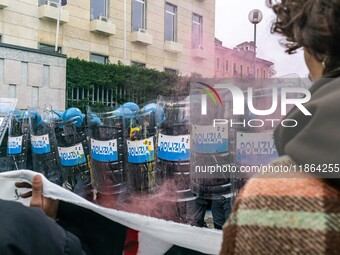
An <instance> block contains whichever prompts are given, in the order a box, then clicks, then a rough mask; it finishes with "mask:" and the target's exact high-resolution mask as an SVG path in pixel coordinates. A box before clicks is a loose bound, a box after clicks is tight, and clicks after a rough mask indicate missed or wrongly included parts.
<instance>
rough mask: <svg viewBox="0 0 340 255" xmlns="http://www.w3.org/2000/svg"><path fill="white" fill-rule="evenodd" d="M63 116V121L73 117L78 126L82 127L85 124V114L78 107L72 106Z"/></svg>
mask: <svg viewBox="0 0 340 255" xmlns="http://www.w3.org/2000/svg"><path fill="white" fill-rule="evenodd" d="M61 118H62V120H63V121H66V120H71V119H72V120H74V121H76V127H80V126H81V125H82V124H83V120H84V115H83V114H82V112H81V111H80V110H79V109H78V108H75V107H71V108H69V109H67V110H66V111H65V112H64V113H63V115H62V117H61Z"/></svg>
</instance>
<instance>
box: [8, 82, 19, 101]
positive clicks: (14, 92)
mask: <svg viewBox="0 0 340 255" xmlns="http://www.w3.org/2000/svg"><path fill="white" fill-rule="evenodd" d="M8 97H9V98H16V97H17V86H16V85H15V84H9V88H8Z"/></svg>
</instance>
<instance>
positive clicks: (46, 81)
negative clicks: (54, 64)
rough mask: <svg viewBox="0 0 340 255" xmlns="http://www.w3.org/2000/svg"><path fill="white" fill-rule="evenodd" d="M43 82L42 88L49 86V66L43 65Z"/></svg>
mask: <svg viewBox="0 0 340 255" xmlns="http://www.w3.org/2000/svg"><path fill="white" fill-rule="evenodd" d="M43 77H44V78H43V80H44V87H47V88H48V87H49V86H50V66H48V65H44V74H43Z"/></svg>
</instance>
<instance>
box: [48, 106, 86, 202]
mask: <svg viewBox="0 0 340 255" xmlns="http://www.w3.org/2000/svg"><path fill="white" fill-rule="evenodd" d="M54 123H55V126H54V127H55V129H56V130H57V131H56V137H57V143H58V155H59V160H60V165H61V172H62V177H63V187H65V188H67V189H69V190H71V191H73V192H74V193H76V194H78V195H80V196H83V197H86V196H87V195H89V194H90V193H91V192H92V187H91V178H90V164H89V147H88V142H87V139H86V134H85V124H84V115H83V114H82V112H81V111H80V110H79V109H78V108H69V109H67V110H66V111H65V112H64V113H63V114H62V116H61V119H59V120H58V119H57V120H55V121H54Z"/></svg>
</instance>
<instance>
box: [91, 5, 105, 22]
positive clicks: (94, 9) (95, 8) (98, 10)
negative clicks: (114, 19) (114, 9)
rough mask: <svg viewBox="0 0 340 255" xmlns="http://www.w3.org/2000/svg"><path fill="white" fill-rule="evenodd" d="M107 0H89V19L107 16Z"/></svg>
mask: <svg viewBox="0 0 340 255" xmlns="http://www.w3.org/2000/svg"><path fill="white" fill-rule="evenodd" d="M108 6H109V0H91V20H93V19H99V17H108V11H107V10H108Z"/></svg>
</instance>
